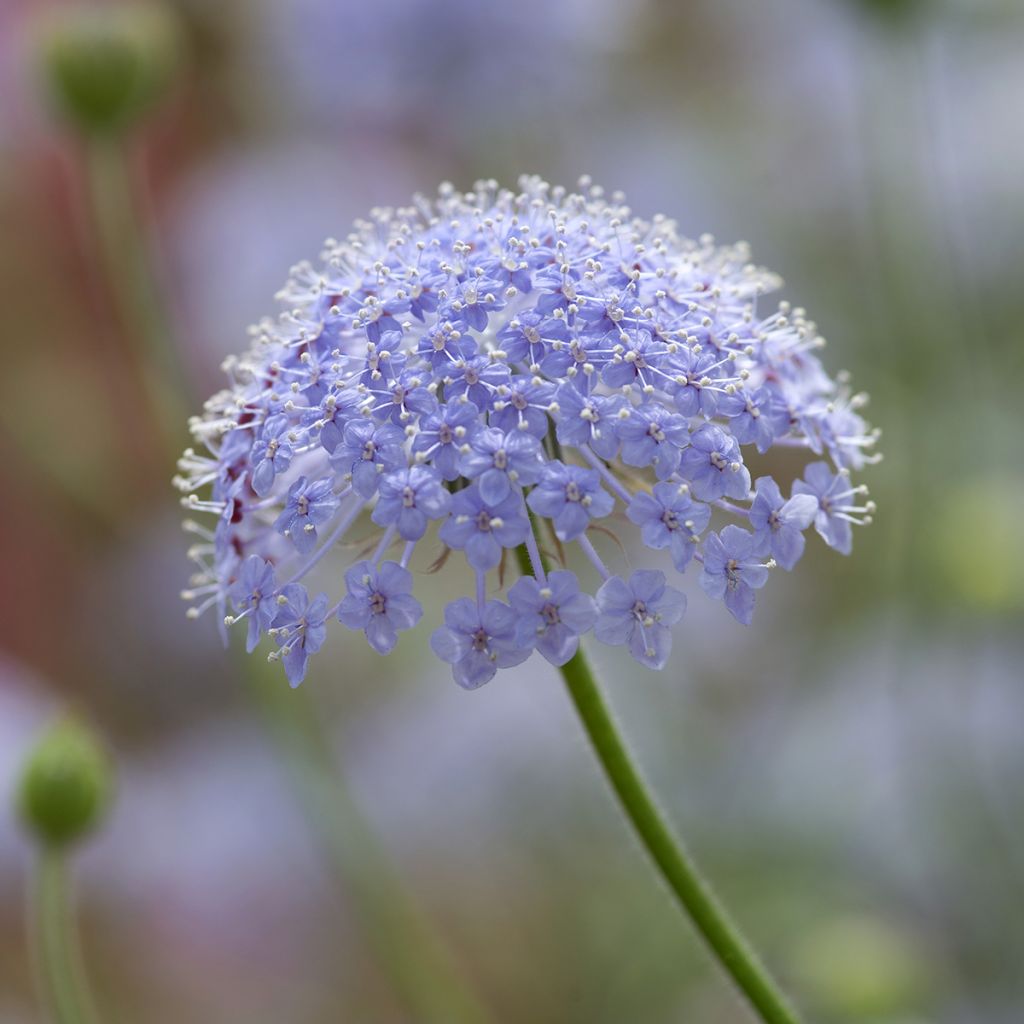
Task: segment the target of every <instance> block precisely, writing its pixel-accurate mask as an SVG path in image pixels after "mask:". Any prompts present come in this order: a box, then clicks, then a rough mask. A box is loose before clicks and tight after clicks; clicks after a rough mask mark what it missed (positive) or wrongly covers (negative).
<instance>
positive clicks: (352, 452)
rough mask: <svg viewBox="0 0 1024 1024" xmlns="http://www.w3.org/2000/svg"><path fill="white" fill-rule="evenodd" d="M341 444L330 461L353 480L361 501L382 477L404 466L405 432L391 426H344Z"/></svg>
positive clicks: (360, 421) (355, 423) (362, 421)
mask: <svg viewBox="0 0 1024 1024" xmlns="http://www.w3.org/2000/svg"><path fill="white" fill-rule="evenodd" d="M342 438H343V440H342V443H341V444H340V445H339V446H338V447H337V448H336V449H335V450H334V454H333V455H332V456H331V461H332V463H334V465H336V466H337V467H338V468H339V469H341V470H342V471H343V472H344V473H345V476H346V477H350V478H351V480H352V487H353V489H354V490H355V492H356V493H357V494H360V495H362V496H363V497H364V498H370V497H372V496H373V495H374V494H375V493H376V490H377V487H378V485H379V484H380V477H381V475H382V474H383V473H388V472H391V471H392V470H395V469H399V468H400V467H402V466H404V465H405V464H406V459H405V431H404V430H402V428H401V427H396V426H395V425H394V424H391V423H384V424H378V423H374V422H373V420H368V419H363V418H360V419H357V420H351V421H350V422H348V423H346V424H345V430H344V433H343V434H342Z"/></svg>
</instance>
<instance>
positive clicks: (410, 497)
mask: <svg viewBox="0 0 1024 1024" xmlns="http://www.w3.org/2000/svg"><path fill="white" fill-rule="evenodd" d="M402 504H403V505H404V506H405V507H406V508H415V507H416V492H415V491H414V490H413V489H412V488H411V487H410V486H409V485H408V484H406V485H405V487H403V488H402Z"/></svg>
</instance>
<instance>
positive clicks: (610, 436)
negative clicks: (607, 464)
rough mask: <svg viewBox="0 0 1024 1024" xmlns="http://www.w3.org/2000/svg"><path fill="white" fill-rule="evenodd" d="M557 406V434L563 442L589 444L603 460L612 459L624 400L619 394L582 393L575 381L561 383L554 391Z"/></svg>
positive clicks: (617, 442) (614, 453)
mask: <svg viewBox="0 0 1024 1024" xmlns="http://www.w3.org/2000/svg"><path fill="white" fill-rule="evenodd" d="M555 401H556V403H557V405H558V427H557V436H558V440H559V441H560V442H561V443H562V444H571V445H574V446H576V447H581V446H582V445H589V446H590V447H591V448H592V449H593V450H594V452H595V453H596V454H598V455H600V456H601V458H602V459H614V458H615V456H616V454H617V453H618V450H619V435H618V433H617V431H616V428H617V426H618V423H619V413H620V412H621V411H622V410H623V409H624V408H625V405H626V403H625V400H624V399H622V398H621V397H619V396H618V395H610V396H602V395H585V394H583V393H582V392H581V391H580V390H579V388H577V387H576V386H575V385H574V384H562V385H561V386H560V387H559V389H558V391H557V392H556V393H555Z"/></svg>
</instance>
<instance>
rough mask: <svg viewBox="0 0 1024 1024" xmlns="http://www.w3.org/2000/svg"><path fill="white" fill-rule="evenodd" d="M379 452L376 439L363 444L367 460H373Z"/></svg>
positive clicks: (364, 456) (364, 455)
mask: <svg viewBox="0 0 1024 1024" xmlns="http://www.w3.org/2000/svg"><path fill="white" fill-rule="evenodd" d="M376 454H377V443H376V442H375V441H367V442H366V444H364V445H363V458H364V459H365V460H366V461H367V462H372V461H373V457H374V455H376Z"/></svg>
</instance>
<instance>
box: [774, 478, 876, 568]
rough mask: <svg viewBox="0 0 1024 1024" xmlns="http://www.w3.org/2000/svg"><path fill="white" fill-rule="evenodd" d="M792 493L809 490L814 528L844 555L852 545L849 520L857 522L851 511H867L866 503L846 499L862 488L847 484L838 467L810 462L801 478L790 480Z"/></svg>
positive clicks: (826, 541)
mask: <svg viewBox="0 0 1024 1024" xmlns="http://www.w3.org/2000/svg"><path fill="white" fill-rule="evenodd" d="M793 493H794V494H809V495H811V497H813V498H815V499H816V501H817V503H818V508H817V511H816V513H815V516H814V528H815V530H817V531H818V533H819V535H820V536H821V538H822V540H824V541H825V543H826V544H827V545H828V546H829V547H830V548H835V549H836V551H839V552H841V553H842V554H844V555H848V554H849V553H850V551H851V550H852V548H853V531H852V530H851V529H850V525H851V523H854V522H857V521H858V520H856V519H854V518H853V516H854V514H855V513H862V512H866V511H867V512H870V511H871V508H870V507H858V506H855V505H854V504H853V503H852V502H851V501H850V499H851V498H852V497H853V496H854V495H856V494H862V493H863V489H862V488H859V487H851V486H850V477H849V474H848V473H847V472H846V471H844V470H840V471H839V472H838V473H833V472H832V470H831V469H829V467H828V463H827V462H812V463H811V464H810V465H809V466H808V467H807V468H806V469H805V470H804V478H803V480H797V481H795V482H794V484H793Z"/></svg>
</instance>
